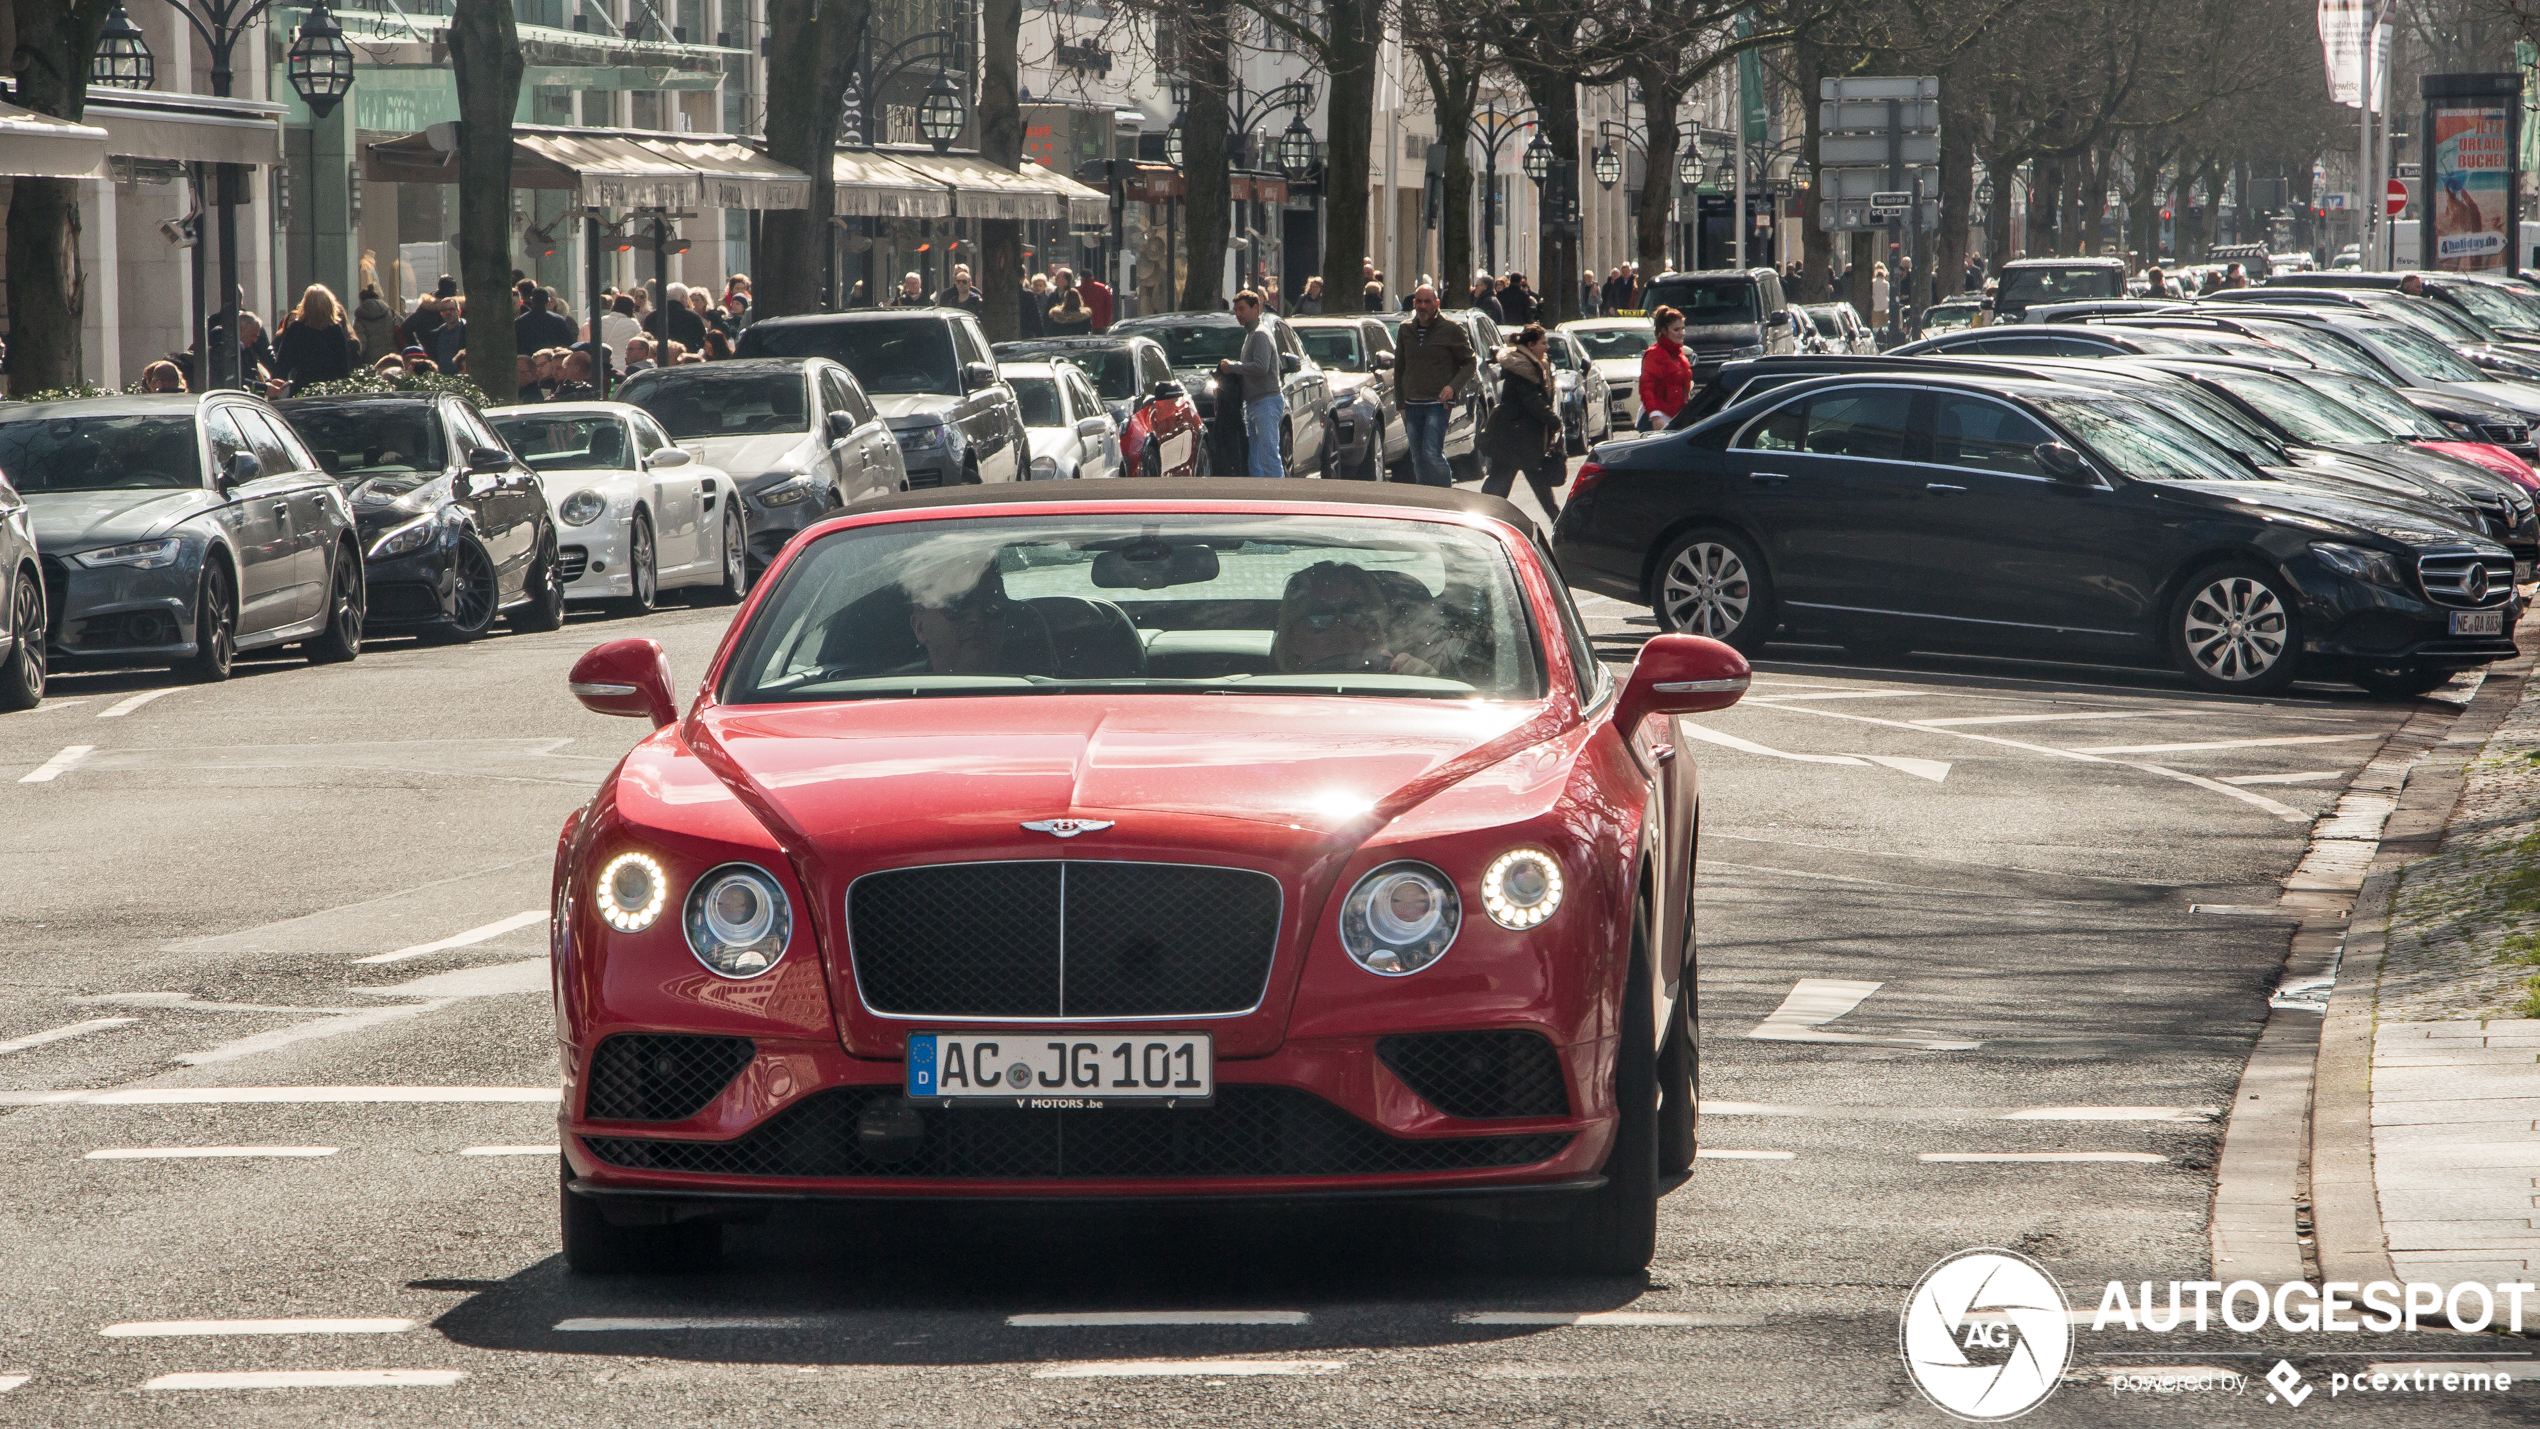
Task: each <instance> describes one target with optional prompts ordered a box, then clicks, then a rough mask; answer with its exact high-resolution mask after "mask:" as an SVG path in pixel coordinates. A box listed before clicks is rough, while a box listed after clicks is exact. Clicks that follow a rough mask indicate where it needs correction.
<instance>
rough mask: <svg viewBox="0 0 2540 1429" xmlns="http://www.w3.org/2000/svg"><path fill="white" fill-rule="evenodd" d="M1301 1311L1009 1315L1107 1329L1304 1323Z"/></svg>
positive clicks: (1032, 1326) (1031, 1326) (1043, 1323)
mask: <svg viewBox="0 0 2540 1429" xmlns="http://www.w3.org/2000/svg"><path fill="white" fill-rule="evenodd" d="M1312 1319H1313V1317H1312V1316H1310V1315H1308V1314H1307V1313H1306V1312H1304V1311H1303V1310H1078V1311H1067V1312H1061V1313H1056V1314H1046V1315H1008V1316H1006V1317H1005V1322H1006V1323H1007V1324H1009V1325H1012V1326H1014V1327H1015V1328H1017V1329H1024V1330H1064V1329H1097V1328H1099V1329H1109V1328H1117V1327H1122V1326H1132V1325H1303V1324H1306V1323H1308V1322H1310V1321H1311V1320H1312Z"/></svg>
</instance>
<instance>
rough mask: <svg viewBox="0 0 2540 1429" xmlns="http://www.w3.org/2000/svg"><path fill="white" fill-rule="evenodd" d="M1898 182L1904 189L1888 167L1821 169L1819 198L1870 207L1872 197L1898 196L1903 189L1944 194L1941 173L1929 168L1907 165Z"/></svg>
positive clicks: (1831, 201)
mask: <svg viewBox="0 0 2540 1429" xmlns="http://www.w3.org/2000/svg"><path fill="white" fill-rule="evenodd" d="M1896 178H1897V180H1899V181H1901V185H1900V183H1899V182H1892V181H1891V180H1890V178H1889V176H1888V170H1887V165H1885V164H1880V165H1878V166H1876V167H1874V168H1844V169H1819V170H1818V171H1817V195H1818V197H1819V199H1821V200H1822V201H1824V202H1828V203H1845V202H1851V203H1862V204H1866V203H1868V202H1869V201H1870V196H1871V195H1872V194H1878V193H1894V192H1896V191H1897V190H1898V189H1899V187H1900V186H1901V187H1902V188H1904V189H1908V190H1911V189H1916V188H1919V189H1920V190H1922V191H1923V192H1924V193H1938V192H1940V170H1938V169H1936V168H1932V167H1930V166H1928V165H1917V164H1907V165H1906V166H1905V168H1904V171H1903V172H1902V173H1900V174H1898V175H1897V176H1896Z"/></svg>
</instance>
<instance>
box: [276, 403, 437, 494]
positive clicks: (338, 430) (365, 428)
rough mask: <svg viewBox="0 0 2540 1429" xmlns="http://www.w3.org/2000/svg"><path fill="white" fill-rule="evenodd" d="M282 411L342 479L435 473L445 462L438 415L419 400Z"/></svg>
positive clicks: (329, 469) (328, 469) (331, 473)
mask: <svg viewBox="0 0 2540 1429" xmlns="http://www.w3.org/2000/svg"><path fill="white" fill-rule="evenodd" d="M283 415H284V416H286V417H289V418H290V419H291V426H292V428H293V429H294V430H295V431H297V432H299V434H300V440H301V441H302V442H304V443H306V444H307V446H308V448H309V454H310V455H312V456H314V457H316V458H317V459H318V465H320V466H322V467H325V468H326V474H327V475H329V476H333V477H338V478H341V479H342V480H344V481H348V482H356V481H367V480H369V479H370V478H372V477H374V476H392V475H394V476H403V475H408V474H411V473H413V472H418V471H430V472H438V471H440V470H441V469H442V468H443V467H444V466H447V465H448V464H449V458H448V456H447V455H446V454H445V450H444V447H443V444H442V438H441V416H440V414H439V413H438V412H436V411H434V410H433V409H432V408H431V407H430V406H429V405H427V404H425V403H422V402H365V403H357V404H353V405H348V406H342V407H298V406H294V407H289V408H286V409H285V410H284V412H283Z"/></svg>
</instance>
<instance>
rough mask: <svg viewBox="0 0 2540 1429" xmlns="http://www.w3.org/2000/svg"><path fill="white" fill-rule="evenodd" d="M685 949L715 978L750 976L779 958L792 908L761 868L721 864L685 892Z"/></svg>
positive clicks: (789, 933) (788, 932)
mask: <svg viewBox="0 0 2540 1429" xmlns="http://www.w3.org/2000/svg"><path fill="white" fill-rule="evenodd" d="M687 924H688V946H689V948H691V949H692V950H694V951H695V953H696V955H697V961H699V962H701V963H704V964H705V965H706V968H707V970H708V971H711V972H713V973H714V974H716V975H717V976H719V977H729V978H752V977H757V976H758V975H759V974H760V973H763V972H765V971H767V970H768V969H769V968H772V967H774V966H776V960H777V959H778V958H781V957H783V956H785V944H786V941H787V940H788V939H789V938H790V937H792V935H793V931H794V912H793V906H792V905H791V904H790V903H788V902H787V901H786V898H785V890H784V889H782V888H780V887H778V886H777V883H776V880H775V879H774V878H771V877H769V876H768V873H767V870H765V869H763V868H759V867H756V866H755V865H752V864H746V863H727V864H725V865H723V866H722V867H721V868H718V869H715V870H713V871H712V872H710V873H708V874H707V875H706V876H705V877H703V878H700V879H698V880H697V883H696V886H695V887H693V888H691V889H689V890H688V918H687Z"/></svg>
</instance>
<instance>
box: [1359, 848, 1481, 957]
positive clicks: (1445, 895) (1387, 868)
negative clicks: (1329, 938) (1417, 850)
mask: <svg viewBox="0 0 2540 1429" xmlns="http://www.w3.org/2000/svg"><path fill="white" fill-rule="evenodd" d="M1463 916H1464V914H1463V903H1462V900H1461V899H1458V898H1457V897H1456V896H1455V885H1454V883H1452V882H1450V881H1449V880H1448V878H1447V876H1446V875H1445V874H1443V873H1440V872H1438V871H1437V870H1436V869H1434V868H1431V867H1429V866H1428V865H1427V864H1425V863H1412V862H1409V861H1407V860H1406V861H1404V862H1401V863H1389V864H1386V865H1384V866H1383V867H1381V868H1379V869H1377V870H1375V871H1374V872H1372V873H1370V874H1368V875H1367V876H1366V877H1365V878H1362V879H1360V880H1358V885H1357V886H1356V887H1354V888H1352V889H1350V890H1349V896H1348V897H1347V898H1345V899H1343V900H1341V947H1342V949H1343V950H1344V951H1346V952H1347V953H1348V954H1349V956H1350V959H1351V961H1353V962H1355V963H1357V964H1358V965H1359V966H1360V967H1362V968H1365V969H1366V970H1367V971H1369V972H1371V973H1377V974H1381V975H1382V976H1385V977H1400V976H1402V975H1403V974H1405V973H1416V972H1418V971H1419V970H1420V969H1422V968H1425V967H1427V966H1428V965H1429V964H1431V963H1433V962H1436V961H1437V960H1438V957H1439V955H1440V954H1442V953H1444V952H1445V951H1446V948H1447V944H1449V943H1452V942H1454V941H1455V930H1456V928H1457V927H1458V926H1459V925H1460V924H1461V923H1462V921H1463Z"/></svg>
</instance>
